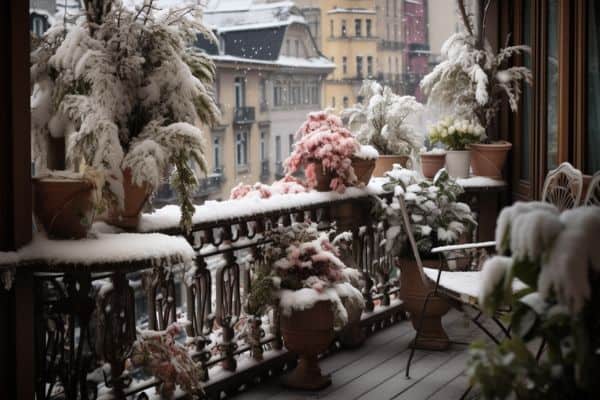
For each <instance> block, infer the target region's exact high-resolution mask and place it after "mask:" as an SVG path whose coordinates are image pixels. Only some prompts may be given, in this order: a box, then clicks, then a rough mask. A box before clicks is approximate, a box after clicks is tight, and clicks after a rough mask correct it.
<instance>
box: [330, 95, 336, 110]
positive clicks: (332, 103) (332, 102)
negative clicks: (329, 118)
mask: <svg viewBox="0 0 600 400" xmlns="http://www.w3.org/2000/svg"><path fill="white" fill-rule="evenodd" d="M331 107H333V108H335V96H333V97H332V98H331Z"/></svg>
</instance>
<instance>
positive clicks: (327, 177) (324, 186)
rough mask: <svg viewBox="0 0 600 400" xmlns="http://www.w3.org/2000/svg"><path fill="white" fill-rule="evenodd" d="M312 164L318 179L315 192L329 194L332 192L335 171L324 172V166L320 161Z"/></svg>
mask: <svg viewBox="0 0 600 400" xmlns="http://www.w3.org/2000/svg"><path fill="white" fill-rule="evenodd" d="M312 164H313V165H314V171H315V178H316V179H317V185H316V186H315V190H317V191H319V192H329V191H330V190H331V187H330V186H329V185H330V184H331V180H332V179H333V178H334V176H335V174H334V173H333V171H329V170H324V169H323V164H321V162H320V161H314V162H313V163H312Z"/></svg>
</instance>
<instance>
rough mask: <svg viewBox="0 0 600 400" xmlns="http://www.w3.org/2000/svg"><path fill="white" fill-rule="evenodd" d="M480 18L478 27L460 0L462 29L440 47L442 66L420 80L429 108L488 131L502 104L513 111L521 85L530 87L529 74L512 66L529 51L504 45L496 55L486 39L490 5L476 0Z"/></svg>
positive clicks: (488, 1)
mask: <svg viewBox="0 0 600 400" xmlns="http://www.w3.org/2000/svg"><path fill="white" fill-rule="evenodd" d="M478 1H479V10H481V12H482V15H480V16H479V17H478V18H477V22H478V24H477V27H475V26H474V25H475V24H474V23H473V22H472V21H471V20H472V18H471V16H470V15H468V14H467V11H466V7H465V0H458V5H459V9H460V11H461V16H462V20H463V25H464V30H463V31H461V32H458V33H455V34H453V35H452V36H450V37H449V38H448V39H447V40H446V42H444V44H443V45H442V49H441V54H442V61H441V62H440V63H439V64H438V65H437V66H436V67H435V68H434V69H433V70H432V71H431V72H430V73H429V74H427V75H426V76H425V77H424V78H423V80H422V81H421V84H420V85H421V88H422V89H423V91H424V92H425V94H427V95H428V96H429V97H428V103H429V104H431V105H436V106H440V107H442V108H443V109H445V110H446V111H451V112H453V113H455V114H457V115H460V116H462V117H464V118H468V119H473V118H477V119H478V121H479V123H480V124H481V125H482V126H484V127H489V126H490V124H491V122H492V120H493V119H494V117H495V115H496V114H497V112H498V110H499V109H500V105H501V104H502V101H503V100H504V99H505V98H506V99H508V103H509V105H510V108H511V110H512V111H513V112H514V111H517V108H518V105H519V97H520V95H521V83H522V82H526V83H528V84H531V81H532V75H531V71H530V70H529V69H528V68H526V67H521V66H511V59H512V57H513V56H514V55H515V54H519V53H523V52H528V51H529V47H527V46H508V41H509V39H510V35H509V37H507V40H506V42H507V45H506V46H505V47H504V48H503V49H500V51H499V52H498V53H495V52H494V51H493V50H492V47H491V45H490V44H489V43H488V41H487V40H486V39H485V27H486V18H487V11H488V8H489V6H490V4H491V0H478Z"/></svg>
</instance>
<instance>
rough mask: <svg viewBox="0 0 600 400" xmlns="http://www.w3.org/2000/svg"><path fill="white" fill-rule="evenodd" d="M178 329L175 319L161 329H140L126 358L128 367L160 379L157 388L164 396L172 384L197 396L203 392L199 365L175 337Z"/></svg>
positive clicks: (173, 388) (177, 334) (170, 393)
mask: <svg viewBox="0 0 600 400" xmlns="http://www.w3.org/2000/svg"><path fill="white" fill-rule="evenodd" d="M181 333H182V329H181V327H180V326H179V324H177V323H174V324H171V325H169V326H168V327H167V329H166V330H164V331H139V332H138V335H137V336H138V337H137V340H136V341H135V342H134V344H133V348H132V352H131V356H130V358H129V363H130V365H131V367H135V368H142V369H144V370H145V371H146V372H147V373H149V374H151V375H153V376H154V377H156V378H158V379H160V380H161V382H162V383H161V387H160V391H161V394H162V395H163V396H164V397H165V398H171V396H172V395H173V393H174V392H175V385H179V387H180V388H181V389H182V390H183V391H184V392H185V393H187V394H188V395H190V396H195V397H200V396H201V395H202V393H203V389H202V383H201V382H202V369H201V368H200V367H199V366H198V365H196V363H194V361H193V360H192V357H190V355H189V353H188V351H187V349H186V348H185V347H184V346H183V345H182V344H179V343H178V342H177V341H176V337H177V336H179V335H180V334H181Z"/></svg>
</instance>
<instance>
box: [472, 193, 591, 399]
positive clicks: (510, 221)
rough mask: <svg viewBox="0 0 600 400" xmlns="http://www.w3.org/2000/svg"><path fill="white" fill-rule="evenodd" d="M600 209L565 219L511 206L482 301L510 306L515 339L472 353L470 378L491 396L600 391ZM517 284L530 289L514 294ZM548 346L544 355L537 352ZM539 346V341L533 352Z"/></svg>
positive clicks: (535, 205)
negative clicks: (542, 345)
mask: <svg viewBox="0 0 600 400" xmlns="http://www.w3.org/2000/svg"><path fill="white" fill-rule="evenodd" d="M598 237H600V207H579V208H576V209H572V210H568V211H565V212H563V213H562V214H561V213H560V212H559V210H558V209H557V208H556V207H554V206H553V205H550V204H547V203H539V202H530V203H516V204H515V205H513V206H511V207H508V208H505V209H504V210H503V211H502V213H501V214H500V216H499V218H498V224H497V229H496V242H497V249H498V251H499V252H500V253H502V254H503V255H502V256H496V257H493V258H491V259H489V260H487V261H486V263H485V264H484V266H483V279H484V282H483V286H482V290H481V294H480V300H479V301H480V303H481V304H483V305H484V306H485V307H486V309H487V310H488V312H490V313H493V312H495V311H497V310H498V309H499V308H501V307H504V308H505V307H506V305H511V306H512V309H513V312H512V314H511V318H510V324H511V326H512V327H513V335H512V339H511V340H505V341H504V342H502V343H501V345H500V346H498V347H488V346H486V345H485V344H483V343H480V344H476V345H474V346H473V347H472V349H471V354H472V357H471V361H470V366H469V373H470V375H471V379H472V380H473V382H475V383H476V384H478V385H479V386H480V388H481V391H482V394H483V397H484V398H489V399H492V398H493V399H505V398H535V399H538V398H539V399H542V398H543V399H565V398H572V399H575V398H577V399H580V398H581V399H586V398H595V396H596V395H597V394H598V393H599V391H600V382H599V381H598V379H597V375H598V370H599V369H600V324H599V323H598V321H600V246H598V240H597V238H598ZM514 278H518V279H520V280H521V281H523V282H524V283H526V284H527V285H528V287H529V288H528V289H527V290H525V291H521V292H517V293H513V292H512V290H510V287H511V283H512V281H513V279H514ZM542 341H543V342H544V343H545V344H546V346H545V349H546V350H545V354H544V357H543V358H542V359H541V360H540V361H537V360H536V358H535V352H534V351H532V349H533V350H536V349H537V348H538V346H539V344H537V343H540V342H542ZM532 343H536V345H535V346H532Z"/></svg>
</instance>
